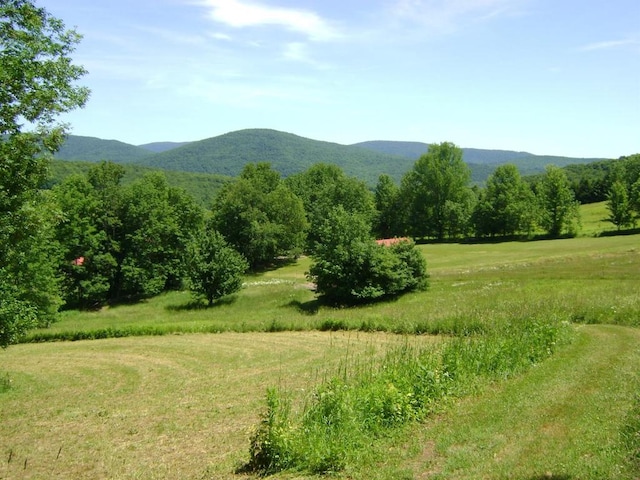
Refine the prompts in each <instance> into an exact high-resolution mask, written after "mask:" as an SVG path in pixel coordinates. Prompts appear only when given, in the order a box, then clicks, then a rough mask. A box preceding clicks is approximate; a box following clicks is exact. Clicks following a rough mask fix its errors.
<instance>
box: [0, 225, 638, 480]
mask: <svg viewBox="0 0 640 480" xmlns="http://www.w3.org/2000/svg"><path fill="white" fill-rule="evenodd" d="M420 248H421V250H422V251H423V253H424V255H425V257H426V258H427V262H428V269H429V272H430V274H431V279H430V281H431V285H430V288H429V290H428V291H426V292H420V293H415V294H410V295H406V296H404V297H402V298H400V299H398V300H396V301H392V302H387V303H382V304H378V305H372V306H365V307H360V308H353V309H333V308H327V307H322V306H320V305H318V304H317V302H316V301H315V297H314V293H313V292H312V291H311V290H310V288H309V285H308V283H307V280H306V278H305V271H306V270H307V269H308V268H309V259H306V258H302V259H300V260H299V261H298V262H297V263H295V264H293V265H289V266H286V267H282V268H280V269H276V270H273V271H269V272H266V273H263V274H260V275H255V276H250V277H247V279H246V286H245V288H244V289H243V290H242V291H241V292H239V293H238V294H237V295H236V296H234V297H232V298H231V299H228V300H226V301H224V302H221V304H220V305H219V306H216V307H214V308H211V309H202V308H193V306H192V304H191V299H190V296H189V295H188V293H183V292H173V293H169V294H167V295H163V296H161V297H158V298H155V299H152V300H149V301H147V302H143V303H140V304H137V305H123V306H118V307H113V308H104V309H102V310H100V311H98V312H65V314H64V315H63V318H62V320H61V321H60V322H59V323H57V324H55V325H53V326H52V327H51V328H50V329H47V330H42V331H36V332H34V334H33V336H32V337H31V338H32V339H36V338H39V339H41V340H45V339H47V338H49V339H55V338H56V336H60V338H63V337H65V336H66V335H72V334H73V333H74V332H76V333H78V332H80V333H87V332H105V333H107V334H115V335H144V334H145V333H152V334H157V335H159V334H162V335H163V336H154V337H150V336H135V337H129V338H111V339H106V340H97V341H78V342H53V343H46V344H35V343H34V344H23V345H16V346H12V347H9V348H8V349H7V350H6V351H3V352H0V358H1V359H2V363H1V364H0V418H1V419H2V421H1V422H0V460H1V462H0V478H25V479H26V478H61V479H62V478H79V479H82V478H87V479H89V478H91V479H93V478H121V479H134V478H145V479H154V478H157V479H159V478H192V479H208V478H243V477H242V476H241V475H236V474H234V473H233V471H234V469H235V468H236V467H238V466H239V465H240V464H241V463H242V462H243V461H246V459H247V455H248V441H249V438H250V436H251V432H252V431H253V429H254V428H255V426H256V424H257V421H258V418H259V415H260V413H261V412H262V411H263V409H264V405H265V404H264V398H265V397H264V394H265V390H266V388H267V387H269V386H283V387H287V388H289V389H292V390H293V391H294V392H296V391H298V392H302V390H301V389H305V390H308V389H309V388H312V387H313V385H314V384H316V383H318V382H320V381H321V380H322V379H324V378H326V377H327V375H329V373H327V372H335V371H336V369H339V368H340V365H341V363H342V364H344V363H345V362H347V359H350V360H349V361H353V362H368V361H375V360H372V358H377V356H378V355H380V354H381V353H383V352H384V351H385V350H386V348H387V345H390V344H397V343H398V342H403V341H406V340H407V338H409V339H411V340H410V341H413V342H422V343H425V344H427V345H430V342H433V341H439V340H438V339H439V338H441V337H432V336H427V335H421V336H417V337H416V336H410V337H407V336H404V335H393V333H394V332H397V333H408V334H414V333H421V332H424V333H453V334H465V333H469V334H473V333H474V332H480V331H483V329H487V328H490V327H491V325H492V324H494V323H496V322H512V323H513V324H514V325H517V324H518V322H519V321H521V320H523V319H527V318H553V319H555V320H557V321H563V320H564V321H568V322H576V323H578V324H593V323H607V324H617V325H621V326H618V327H609V326H599V325H598V326H596V325H587V326H580V325H579V326H578V327H577V328H578V332H579V337H578V341H577V343H575V344H574V345H571V346H570V347H567V349H566V350H562V351H561V352H560V353H559V354H556V355H559V356H558V357H557V359H556V357H555V356H554V357H552V359H551V360H547V361H545V362H544V363H543V364H542V365H541V366H539V367H538V368H536V369H533V370H532V372H530V373H528V374H526V375H524V376H522V377H520V378H519V379H517V380H513V381H509V382H507V383H506V384H504V385H503V384H499V385H495V386H493V387H490V388H489V389H488V390H486V391H484V393H482V392H478V395H477V396H472V397H470V398H468V399H466V400H464V401H463V402H461V403H460V404H455V405H451V406H450V407H449V408H450V409H449V410H447V412H443V416H442V418H439V420H438V421H437V422H435V423H429V422H428V424H427V425H425V426H424V429H423V428H422V426H416V427H415V429H416V430H415V431H413V433H412V434H411V435H410V437H409V438H408V437H406V436H402V435H401V436H400V437H394V438H391V439H389V442H390V443H389V444H386V443H384V442H383V443H382V444H381V445H379V446H378V447H376V448H381V449H383V450H382V452H383V453H381V454H380V456H379V458H384V461H383V462H381V464H380V465H376V464H373V465H357V466H354V467H353V470H350V471H349V472H347V474H346V475H348V476H350V477H351V478H363V479H364V478H380V479H383V478H438V479H442V478H447V479H449V478H459V479H462V478H469V479H472V478H505V479H506V478H518V479H520V478H522V479H527V480H529V479H534V478H535V479H538V478H539V479H542V478H555V479H574V478H581V479H584V478H588V479H594V480H595V479H596V478H598V479H599V478H629V479H631V478H637V477H624V476H621V475H622V474H620V476H618V477H611V476H609V477H607V476H600V477H598V476H589V475H587V474H585V472H586V471H587V470H585V468H586V467H584V466H583V464H584V457H583V456H584V455H585V454H589V455H590V458H589V462H590V463H588V464H587V465H592V466H597V468H598V469H600V471H602V472H611V471H615V468H616V467H615V465H617V464H618V463H620V462H621V461H622V460H621V459H622V456H621V455H622V453H621V452H620V450H619V447H618V443H617V442H618V440H617V438H618V437H617V435H618V433H617V432H618V431H619V430H620V428H621V427H622V426H623V425H624V422H625V421H626V417H625V412H628V411H629V409H630V408H631V407H630V406H631V404H632V402H633V398H634V395H635V392H637V391H638V390H639V389H640V379H638V375H637V372H638V371H640V368H638V365H640V358H639V355H640V351H639V350H638V349H637V345H638V343H637V341H638V340H639V338H638V329H636V328H625V327H623V326H638V325H640V289H639V288H638V285H640V235H627V236H614V237H598V238H595V237H579V238H575V239H567V240H554V241H536V242H506V243H493V244H475V245H471V244H441V245H422V246H421V247H420ZM332 329H349V331H344V332H333V333H331V332H321V331H318V330H332ZM282 330H290V331H282ZM363 330H366V331H363ZM374 330H384V331H386V332H387V333H371V331H374ZM188 332H229V333H220V334H215V335H210V334H186V333H188ZM234 332H235V333H234ZM265 332H266V333H265ZM268 332H272V333H268ZM273 332H275V333H273ZM593 372H595V373H593ZM554 378H558V379H566V382H565V381H564V380H562V382H560V380H559V382H560V383H558V382H553V381H552V380H553V379H554ZM571 379H573V380H571ZM9 382H10V385H9ZM563 382H564V383H563ZM3 385H4V387H3ZM512 385H513V386H512ZM563 385H566V388H565V387H564V386H563ZM534 394H535V395H534ZM528 400H530V401H528ZM574 402H577V403H574ZM580 402H582V403H580ZM509 403H513V405H514V409H516V410H513V409H510V408H509V407H508V405H509ZM577 405H579V406H580V408H577ZM614 406H615V408H613V407H614ZM492 412H495V414H496V415H498V414H499V417H496V418H493V419H492V417H491V414H492ZM605 413H606V415H605ZM465 419H468V420H469V421H470V422H471V423H468V422H467V423H465V422H464V420H465ZM545 419H548V421H547V420H545ZM521 420H522V422H521ZM483 422H485V423H483ZM578 426H579V427H580V429H579V430H577V429H578ZM411 428H412V430H413V428H414V427H411ZM573 431H580V432H581V433H580V437H579V438H576V437H574V436H573V434H572V433H571V432H573ZM483 432H484V433H483ZM529 432H537V433H538V434H540V435H543V436H544V435H548V436H549V437H548V439H549V440H550V441H545V439H544V437H540V438H538V437H536V438H534V437H532V436H531V434H530V433H529ZM614 437H615V438H614ZM584 438H589V442H592V443H589V444H584V442H582V439H584ZM551 440H553V441H551ZM519 442H521V443H519ZM581 444H582V445H587V446H582V447H581V446H580V445H581ZM597 445H601V446H602V448H600V447H598V446H597ZM405 447H406V448H405ZM528 449H530V450H528ZM532 452H536V453H535V455H533V454H532ZM563 452H567V453H566V455H565V454H564V453H563ZM585 452H586V453H585ZM467 454H468V455H467ZM494 455H498V456H494ZM563 455H565V456H563ZM546 458H549V459H553V465H552V466H553V468H551V467H549V469H548V470H545V459H546ZM465 459H474V460H473V462H475V464H471V463H473V462H471V463H470V462H469V461H467V460H465ZM527 459H530V460H527ZM550 462H551V460H549V463H548V464H549V465H551V463H550ZM562 465H564V467H562ZM510 468H511V469H514V468H515V469H517V471H518V472H519V473H518V476H517V477H511V476H509V469H510ZM594 468H595V467H594ZM620 471H622V470H620ZM429 472H431V473H429ZM548 472H551V474H552V475H555V476H551V477H545V474H546V473H548ZM438 475H440V476H438ZM496 475H497V476H496ZM278 478H303V477H302V476H300V477H297V476H291V475H283V476H282V475H281V476H280V477H278Z"/></svg>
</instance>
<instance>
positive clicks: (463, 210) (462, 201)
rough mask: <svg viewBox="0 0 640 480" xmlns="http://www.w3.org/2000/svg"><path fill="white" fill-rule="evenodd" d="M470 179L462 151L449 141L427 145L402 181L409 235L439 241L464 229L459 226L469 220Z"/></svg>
mask: <svg viewBox="0 0 640 480" xmlns="http://www.w3.org/2000/svg"><path fill="white" fill-rule="evenodd" d="M470 179H471V171H470V169H469V167H468V166H467V164H466V163H464V161H463V160H462V149H460V148H458V147H457V146H455V145H454V144H453V143H450V142H444V143H440V144H433V145H430V146H429V151H428V152H427V153H426V154H424V155H422V156H421V157H420V158H419V159H418V160H417V161H416V163H415V164H414V166H413V168H412V169H411V170H410V171H409V172H408V173H407V174H406V175H405V176H404V177H403V179H402V186H401V196H402V197H404V198H406V199H407V201H408V203H409V218H410V224H409V230H410V232H411V233H412V234H413V235H414V236H416V237H434V238H437V239H438V240H442V239H444V238H445V237H446V236H447V235H451V234H455V233H456V232H462V231H464V230H466V229H467V227H466V225H463V224H462V223H463V222H464V221H467V220H468V219H470V215H471V210H470V208H472V206H473V202H472V201H471V196H470V194H469V187H468V185H469V181H470ZM452 222H455V223H452Z"/></svg>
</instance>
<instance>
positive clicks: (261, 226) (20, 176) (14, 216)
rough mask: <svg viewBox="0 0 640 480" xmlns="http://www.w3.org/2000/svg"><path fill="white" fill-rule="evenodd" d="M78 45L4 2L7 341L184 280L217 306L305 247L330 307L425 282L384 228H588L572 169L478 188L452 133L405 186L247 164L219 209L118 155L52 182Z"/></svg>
mask: <svg viewBox="0 0 640 480" xmlns="http://www.w3.org/2000/svg"><path fill="white" fill-rule="evenodd" d="M79 40H80V37H79V36H78V35H77V33H75V31H73V30H66V29H65V28H64V25H63V23H62V22H61V21H60V20H58V19H56V18H54V17H52V16H51V15H49V14H48V13H47V12H46V10H44V9H42V8H37V7H36V6H35V5H34V4H33V2H31V1H29V0H7V1H6V2H3V3H2V4H0V42H1V43H0V47H1V48H0V160H1V162H0V346H6V345H8V344H10V343H12V342H15V341H16V340H17V338H19V336H20V335H21V334H23V333H24V332H25V331H26V330H27V329H29V328H33V327H35V326H44V325H47V324H48V323H50V322H51V321H54V320H55V318H56V313H57V312H58V311H59V309H60V308H61V307H64V308H97V307H100V306H102V305H105V304H109V303H114V302H121V301H125V300H126V301H129V300H136V299H140V298H146V297H150V296H153V295H156V294H158V293H161V292H163V291H166V290H169V289H176V288H185V287H187V288H190V289H191V290H192V291H193V292H194V294H195V295H196V296H197V297H198V298H203V299H205V300H206V301H207V302H208V304H212V303H213V302H214V301H215V299H217V298H219V297H221V296H224V295H226V294H229V293H232V292H234V291H236V290H237V289H238V288H240V286H241V284H242V274H243V273H244V272H245V271H246V270H247V269H251V270H258V269H260V268H264V267H266V266H269V265H272V264H273V263H274V262H276V261H279V260H282V259H290V258H295V257H297V256H298V255H301V254H302V253H307V254H309V255H311V257H312V259H313V263H312V266H311V268H310V271H309V279H310V280H311V281H313V282H314V283H315V284H316V285H317V292H318V294H319V295H321V296H322V297H323V298H324V299H326V300H327V301H329V302H332V303H338V304H353V303H358V302H366V301H372V300H377V299H381V298H385V297H389V296H395V295H398V294H401V293H403V292H406V291H411V290H416V289H424V288H426V286H427V278H428V276H427V272H426V265H425V262H424V258H423V257H422V256H421V255H420V253H419V252H418V251H417V250H416V248H415V244H414V243H413V241H412V240H409V239H408V238H405V239H404V240H402V241H398V242H396V243H394V244H393V245H391V246H389V247H387V246H384V245H379V244H377V243H376V242H375V240H374V239H375V237H403V238H404V237H413V238H417V239H425V238H429V239H435V240H439V241H442V240H447V239H460V238H467V237H470V236H476V237H494V236H510V235H531V234H532V233H533V232H534V231H535V230H536V229H538V228H542V229H544V230H545V231H546V232H547V234H548V235H550V236H553V237H557V236H561V235H565V234H573V233H575V232H576V231H577V226H578V223H579V218H578V209H577V206H578V203H577V201H576V199H575V195H574V193H573V190H572V189H571V188H570V184H569V181H568V179H567V176H566V174H565V172H564V171H563V170H560V169H559V168H556V167H548V168H547V171H546V173H545V175H543V176H542V177H541V178H540V179H539V181H536V182H533V183H527V182H525V181H524V180H523V179H522V178H521V177H520V175H519V173H518V170H517V168H515V167H514V166H512V165H505V166H502V167H499V168H498V169H497V170H496V171H495V172H494V174H493V175H492V176H491V177H490V178H489V180H488V182H487V186H486V188H484V189H478V188H472V187H470V186H469V184H470V172H469V168H468V166H467V165H466V164H465V163H464V162H463V161H462V150H461V149H460V148H458V147H456V146H455V145H454V144H452V143H448V142H445V143H441V144H438V145H433V146H431V148H430V149H429V151H428V152H427V153H426V154H425V155H423V156H422V157H420V159H418V160H417V161H416V162H415V164H414V166H413V168H412V169H411V170H410V171H409V172H407V173H406V174H405V176H404V177H403V179H402V182H401V184H400V185H399V186H398V185H396V184H395V183H394V182H393V180H392V179H391V177H390V176H388V175H382V176H381V177H380V178H379V181H378V184H377V186H376V188H375V192H372V191H370V190H369V189H368V188H367V185H366V184H365V183H364V182H363V181H361V180H358V179H356V178H353V177H350V176H347V175H346V174H345V173H344V172H343V171H342V169H341V168H340V167H338V166H336V165H331V164H324V163H318V164H316V165H313V166H312V167H310V168H309V169H308V170H306V171H304V172H301V173H298V174H295V175H292V176H289V177H287V178H282V177H281V175H280V174H279V173H278V172H276V171H274V170H273V169H272V168H271V166H270V165H269V164H267V163H257V164H249V165H247V166H245V168H244V169H243V170H242V172H241V174H240V176H239V177H238V178H237V179H236V180H235V181H233V182H230V183H227V184H225V185H224V186H223V187H222V189H221V190H220V191H219V192H218V194H217V195H216V197H215V198H214V200H213V203H212V205H211V207H210V208H203V207H202V206H200V205H198V203H197V202H196V201H195V200H194V199H193V198H192V197H191V196H190V195H189V194H188V193H187V192H186V191H185V190H184V189H180V188H176V187H171V186H169V185H168V183H167V179H166V177H165V175H164V173H158V172H154V173H150V174H147V175H145V176H144V177H142V178H141V179H139V180H137V181H135V182H133V183H130V184H127V185H123V183H122V178H123V175H124V169H123V167H122V166H120V165H117V164H114V163H110V162H102V163H100V164H97V165H95V166H92V167H91V168H90V169H89V170H88V172H87V173H85V174H76V175H71V176H70V177H68V178H67V179H66V180H65V181H63V182H62V183H60V184H58V185H56V186H55V187H54V188H53V189H51V190H45V189H43V188H42V187H43V185H45V182H46V178H47V174H46V173H47V165H48V164H49V162H50V159H51V155H52V153H53V152H55V151H56V150H57V149H59V148H60V145H61V144H62V142H63V139H64V135H65V127H64V125H61V124H58V123H56V117H57V115H58V114H60V113H63V112H67V111H70V110H73V109H74V108H78V107H82V106H83V105H84V104H85V102H86V101H87V99H88V96H89V92H88V90H87V89H86V88H84V87H80V86H77V85H76V84H77V81H78V80H79V79H80V78H81V77H82V76H83V75H84V74H85V73H86V71H85V70H84V69H83V68H82V67H80V66H77V65H74V64H73V63H72V62H71V59H70V58H69V55H70V53H71V52H73V50H74V48H75V46H76V45H77V43H78V42H79ZM25 124H26V125H29V126H31V127H33V126H35V128H34V129H33V130H32V131H28V130H26V129H25ZM636 160H637V159H636ZM634 162H635V163H634ZM639 164H640V162H638V161H635V160H634V161H630V162H627V163H624V164H621V166H620V167H619V168H618V169H617V170H616V172H615V176H614V180H613V182H612V184H611V188H610V191H609V192H608V197H607V198H608V202H609V203H608V205H609V209H610V212H611V216H610V220H611V221H612V222H613V223H614V224H616V225H617V226H618V227H619V228H622V227H625V226H628V225H633V224H634V223H635V221H636V219H637V217H638V215H639V213H640V208H639V204H640V201H639V196H640V180H639V174H640V168H638V165H639Z"/></svg>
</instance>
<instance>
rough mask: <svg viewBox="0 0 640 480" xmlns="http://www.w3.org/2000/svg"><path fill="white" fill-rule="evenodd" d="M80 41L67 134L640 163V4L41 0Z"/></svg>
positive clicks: (572, 0) (614, 0)
mask: <svg viewBox="0 0 640 480" xmlns="http://www.w3.org/2000/svg"><path fill="white" fill-rule="evenodd" d="M36 4H37V5H38V6H41V7H44V8H45V9H46V10H47V11H48V12H49V13H51V14H52V15H54V16H55V17H57V18H60V19H62V20H63V21H64V23H65V25H66V26H67V27H69V28H75V29H76V30H77V31H78V32H79V33H81V34H82V35H83V39H82V41H81V43H80V44H79V45H78V47H77V49H76V51H75V52H74V53H73V54H72V57H73V59H74V62H75V63H77V64H81V65H83V66H84V67H85V68H86V69H87V70H88V72H89V73H88V74H87V75H86V76H85V77H83V79H82V81H81V84H82V85H85V86H87V87H89V88H90V89H91V92H92V93H91V97H90V99H89V102H88V103H87V105H86V106H85V107H84V108H83V109H81V110H76V111H74V112H72V113H70V114H67V115H65V116H63V117H62V118H61V120H63V121H65V122H68V123H69V125H70V127H71V133H72V134H74V135H85V136H92V137H99V138H103V139H115V140H120V141H122V142H126V143H130V144H134V145H140V144H145V143H150V142H159V141H176V142H177V141H195V140H202V139H205V138H210V137H215V136H218V135H222V134H224V133H227V132H231V131H235V130H241V129H245V128H270V129H275V130H280V131H284V132H289V133H294V134H296V135H300V136H302V137H307V138H312V139H315V140H323V141H329V142H335V143H341V144H352V143H357V142H362V141H367V140H396V141H417V142H426V143H434V142H436V143H439V142H444V141H448V142H453V143H455V144H456V145H458V146H460V147H467V148H488V149H503V150H517V151H527V152H531V153H535V154H539V155H562V156H570V157H594V158H595V157H597V158H618V157H620V156H622V155H631V154H634V153H640V2H639V1H638V0H589V1H587V0H298V1H293V0H92V1H87V0H36Z"/></svg>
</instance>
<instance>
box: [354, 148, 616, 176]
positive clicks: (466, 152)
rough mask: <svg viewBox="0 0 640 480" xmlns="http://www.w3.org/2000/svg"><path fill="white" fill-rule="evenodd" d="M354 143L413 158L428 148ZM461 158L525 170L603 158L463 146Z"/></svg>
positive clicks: (467, 160) (469, 162) (471, 162)
mask: <svg viewBox="0 0 640 480" xmlns="http://www.w3.org/2000/svg"><path fill="white" fill-rule="evenodd" d="M354 145H355V146H358V147H363V148H368V149H370V150H372V151H376V152H381V153H387V154H390V155H403V156H407V157H410V158H413V159H415V160H417V159H418V158H419V157H420V156H421V155H423V154H425V153H427V151H428V150H429V144H428V143H421V142H395V141H385V140H374V141H369V142H361V143H356V144H354ZM462 158H463V160H464V161H465V162H466V163H468V164H482V165H485V164H486V165H502V164H505V163H512V164H515V165H517V166H518V167H523V168H524V169H525V170H528V169H531V170H535V171H538V170H540V169H544V167H545V166H546V165H548V164H550V163H553V164H554V165H557V166H559V167H564V166H566V165H572V164H584V163H592V162H596V161H599V160H604V159H602V158H575V157H558V156H550V155H534V154H533V153H529V152H516V151H512V150H488V149H480V148H463V149H462ZM523 173H524V172H523Z"/></svg>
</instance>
